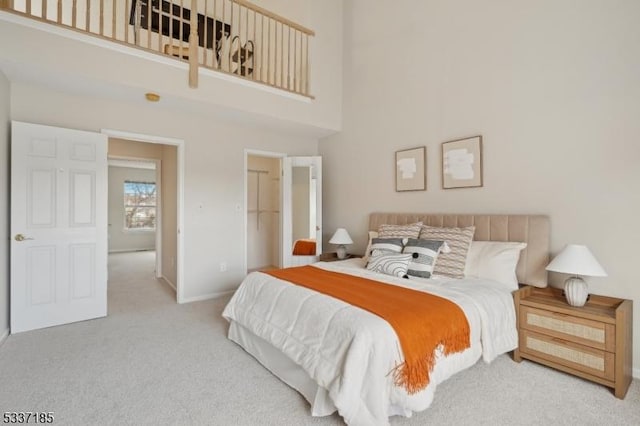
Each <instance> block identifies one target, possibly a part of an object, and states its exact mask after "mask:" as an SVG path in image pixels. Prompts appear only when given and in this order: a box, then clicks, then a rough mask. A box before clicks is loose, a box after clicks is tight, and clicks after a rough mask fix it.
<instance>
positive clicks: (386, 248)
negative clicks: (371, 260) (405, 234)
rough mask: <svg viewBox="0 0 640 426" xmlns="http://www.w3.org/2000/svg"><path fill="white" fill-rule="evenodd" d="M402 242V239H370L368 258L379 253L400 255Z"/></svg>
mask: <svg viewBox="0 0 640 426" xmlns="http://www.w3.org/2000/svg"><path fill="white" fill-rule="evenodd" d="M403 247H404V241H403V240H402V238H372V239H371V246H370V247H369V249H370V251H369V253H368V254H369V256H373V255H374V254H381V253H402V248H403Z"/></svg>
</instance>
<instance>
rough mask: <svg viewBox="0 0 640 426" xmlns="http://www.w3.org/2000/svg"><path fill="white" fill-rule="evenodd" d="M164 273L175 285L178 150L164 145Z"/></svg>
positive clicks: (162, 177)
mask: <svg viewBox="0 0 640 426" xmlns="http://www.w3.org/2000/svg"><path fill="white" fill-rule="evenodd" d="M161 172H162V173H161V192H162V199H161V202H162V275H163V276H164V278H165V280H167V281H169V283H170V284H171V285H173V286H174V287H175V285H176V282H177V267H176V265H177V262H176V256H177V254H178V239H177V238H178V216H177V215H178V150H177V148H176V147H175V146H172V145H163V146H162V169H161Z"/></svg>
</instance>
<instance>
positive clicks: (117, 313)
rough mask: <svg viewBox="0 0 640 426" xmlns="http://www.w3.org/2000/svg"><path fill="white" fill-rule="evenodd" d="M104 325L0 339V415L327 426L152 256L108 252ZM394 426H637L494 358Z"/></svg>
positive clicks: (551, 377)
mask: <svg viewBox="0 0 640 426" xmlns="http://www.w3.org/2000/svg"><path fill="white" fill-rule="evenodd" d="M109 277H110V282H109V316H108V317H107V318H103V319H98V320H92V321H85V322H82V323H76V324H70V325H66V326H60V327H53V328H49V329H45V330H38V331H33V332H27V333H22V334H18V335H12V336H10V337H9V338H8V339H7V341H6V343H5V344H3V345H2V346H1V347H0V411H2V412H4V411H53V412H54V413H55V418H56V422H55V424H60V425H94V424H95V425H102V424H105V425H174V424H175V425H191V424H193V425H254V424H259V425H305V424H318V425H334V424H342V422H341V419H340V417H338V416H337V415H334V416H331V417H329V418H320V419H316V418H312V417H310V416H309V408H308V405H307V403H306V402H305V401H304V399H303V398H302V397H301V396H299V395H298V394H297V393H296V392H295V391H293V390H291V389H290V388H289V387H288V386H286V385H284V384H283V383H281V382H280V381H279V380H278V379H276V378H275V377H274V376H272V375H271V374H270V373H269V372H268V371H267V370H266V369H264V368H263V367H262V366H260V365H259V364H258V363H257V362H256V361H255V360H254V359H253V358H251V356H249V355H247V354H246V353H245V352H244V351H243V350H242V349H240V348H239V347H237V346H236V345H235V344H233V343H231V342H230V341H228V340H227V339H226V338H225V333H226V330H227V324H226V322H225V321H224V320H223V319H222V318H221V317H220V313H221V312H222V309H223V308H224V305H225V303H226V301H227V300H228V298H225V299H218V300H211V301H205V302H198V303H192V304H187V305H177V304H176V303H175V295H174V292H173V290H172V289H171V288H170V287H169V286H168V285H166V284H165V283H163V282H161V281H158V280H156V279H155V278H154V277H153V253H150V252H143V253H133V254H116V255H112V256H111V257H110V265H109ZM391 422H392V424H394V425H424V424H438V425H496V424H499V425H503V424H504V425H524V424H531V425H538V424H544V425H574V424H575V425H577V424H580V425H605V424H606V425H638V424H640V384H639V383H638V381H637V380H636V381H634V383H633V384H632V386H631V389H630V390H629V393H628V395H627V398H626V399H625V400H624V401H620V400H618V399H616V398H614V397H613V395H612V394H611V392H610V391H609V390H608V389H606V388H604V387H602V386H598V385H595V384H592V383H589V382H586V381H583V380H580V379H577V378H575V377H572V376H569V375H566V374H562V373H559V372H556V371H553V370H550V369H548V368H545V367H542V366H539V365H536V364H533V363H530V362H526V361H524V362H523V363H521V364H516V363H514V362H513V361H511V359H510V358H509V357H508V356H502V357H500V358H499V359H498V360H496V361H495V362H494V363H492V364H491V365H485V364H484V363H483V362H479V363H478V364H476V365H475V366H474V367H472V368H471V369H469V370H466V371H464V372H462V373H459V374H458V375H456V376H454V377H453V378H452V379H450V380H449V381H447V382H446V383H444V384H442V385H441V386H440V387H439V389H438V391H437V392H436V397H435V400H434V402H433V405H432V406H431V408H430V409H429V410H427V411H425V412H422V413H418V414H416V415H414V416H413V417H412V418H410V419H406V418H392V421H391Z"/></svg>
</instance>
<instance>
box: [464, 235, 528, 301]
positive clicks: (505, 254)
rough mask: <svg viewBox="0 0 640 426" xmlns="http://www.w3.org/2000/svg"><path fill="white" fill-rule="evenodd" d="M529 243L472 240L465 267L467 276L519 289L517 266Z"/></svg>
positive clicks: (511, 288)
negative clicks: (521, 253)
mask: <svg viewBox="0 0 640 426" xmlns="http://www.w3.org/2000/svg"><path fill="white" fill-rule="evenodd" d="M526 246H527V243H515V242H499V241H472V242H471V246H470V247H469V253H468V255H467V263H466V265H465V268H464V276H465V277H474V278H486V279H490V280H493V281H497V282H499V283H502V284H504V285H505V286H507V287H508V288H509V289H510V290H517V289H518V277H517V276H516V267H517V266H518V260H519V259H520V252H521V251H522V250H523V249H524V248H525V247H526Z"/></svg>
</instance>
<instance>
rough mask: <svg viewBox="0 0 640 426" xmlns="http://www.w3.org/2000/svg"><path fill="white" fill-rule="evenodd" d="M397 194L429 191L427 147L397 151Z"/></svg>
mask: <svg viewBox="0 0 640 426" xmlns="http://www.w3.org/2000/svg"><path fill="white" fill-rule="evenodd" d="M395 158H396V161H395V168H396V192H405V191H426V190H427V147H425V146H420V147H417V148H410V149H404V150H401V151H396V157H395Z"/></svg>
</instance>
